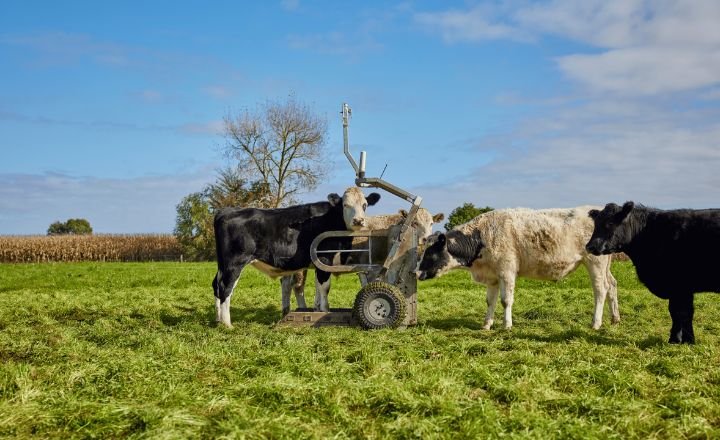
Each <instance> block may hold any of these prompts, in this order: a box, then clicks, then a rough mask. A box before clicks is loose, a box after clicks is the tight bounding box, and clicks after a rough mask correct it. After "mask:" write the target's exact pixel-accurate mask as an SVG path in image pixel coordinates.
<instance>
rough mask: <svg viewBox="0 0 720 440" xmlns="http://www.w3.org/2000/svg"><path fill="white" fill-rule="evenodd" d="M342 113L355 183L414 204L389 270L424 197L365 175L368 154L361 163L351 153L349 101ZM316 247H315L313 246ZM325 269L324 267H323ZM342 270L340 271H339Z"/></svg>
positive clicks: (395, 239) (392, 252) (345, 149)
mask: <svg viewBox="0 0 720 440" xmlns="http://www.w3.org/2000/svg"><path fill="white" fill-rule="evenodd" d="M340 113H341V114H342V120H343V152H344V153H345V157H347V159H348V161H349V162H350V165H351V166H352V167H353V169H354V170H355V185H357V186H359V187H362V188H368V187H373V188H381V189H384V190H385V191H387V192H389V193H390V194H393V195H395V196H397V197H400V198H401V199H404V200H406V201H408V202H410V203H412V206H411V207H410V211H409V212H408V215H407V217H406V218H405V221H404V222H403V223H402V225H401V229H400V231H399V233H398V234H397V236H396V237H392V240H393V246H392V248H391V249H390V252H389V253H388V256H387V259H386V260H385V262H384V263H383V265H382V270H383V271H387V269H388V268H389V267H390V264H391V263H392V261H393V260H394V259H395V254H397V252H398V250H399V249H400V244H401V243H402V239H403V237H404V236H405V231H406V230H407V228H408V227H410V225H411V224H412V222H413V220H415V216H416V215H417V212H418V209H420V204H421V203H422V197H420V196H418V195H415V194H411V193H409V192H407V191H405V190H404V189H402V188H398V187H397V186H395V185H393V184H391V183H389V182H386V181H385V180H383V179H381V178H379V177H365V163H366V160H367V154H366V153H365V152H364V151H361V152H360V165H359V166H358V164H357V163H356V162H355V159H353V156H352V153H350V141H349V138H350V135H349V133H348V127H349V125H350V117H351V116H352V109H351V108H350V106H349V105H348V104H347V103H343V105H342V111H341V112H340ZM342 236H350V235H349V234H348V235H336V237H342ZM313 243H315V242H313ZM312 248H314V247H312ZM313 263H315V258H313ZM323 270H324V269H323ZM337 272H340V271H337Z"/></svg>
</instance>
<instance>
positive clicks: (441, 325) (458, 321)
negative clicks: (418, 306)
mask: <svg viewBox="0 0 720 440" xmlns="http://www.w3.org/2000/svg"><path fill="white" fill-rule="evenodd" d="M421 324H423V325H426V326H427V327H431V328H434V329H438V330H464V329H469V330H477V331H478V332H479V334H485V330H483V328H482V322H480V321H478V320H477V319H475V318H472V317H467V318H465V317H459V318H446V319H428V320H423V321H422V322H421ZM498 330H502V325H500V327H498V326H497V323H496V324H495V326H494V327H493V330H490V331H488V332H487V333H488V334H495V335H499V334H506V335H507V336H508V337H509V338H513V339H525V340H529V341H536V342H551V343H560V342H567V341H571V340H573V339H579V340H580V339H581V340H585V341H587V342H590V343H593V344H597V345H610V346H624V345H628V344H629V342H628V341H627V340H624V339H617V338H613V337H610V336H608V335H607V334H606V333H603V332H602V331H595V330H591V329H589V328H588V329H581V328H573V329H568V330H563V331H559V332H558V331H551V330H540V331H537V332H533V331H532V330H524V329H521V328H517V327H513V328H512V329H511V330H509V331H502V332H501V333H498V332H497V331H498ZM641 348H642V347H641Z"/></svg>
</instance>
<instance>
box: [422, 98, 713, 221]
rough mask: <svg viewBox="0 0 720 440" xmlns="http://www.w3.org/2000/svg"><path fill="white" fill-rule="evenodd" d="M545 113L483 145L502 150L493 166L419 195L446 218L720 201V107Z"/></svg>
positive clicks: (615, 104) (610, 107)
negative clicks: (515, 210) (470, 209)
mask: <svg viewBox="0 0 720 440" xmlns="http://www.w3.org/2000/svg"><path fill="white" fill-rule="evenodd" d="M679 106H680V107H681V105H679ZM547 110H548V111H545V112H543V113H544V116H541V117H536V118H533V119H528V120H526V121H525V123H523V124H521V125H520V126H518V127H514V128H513V129H512V131H511V132H508V133H507V134H506V137H505V138H502V137H496V138H493V139H480V140H478V148H480V147H482V148H485V149H487V148H491V149H494V150H496V151H497V153H498V154H497V159H496V160H495V161H493V162H492V163H490V164H488V165H486V166H480V167H478V168H477V169H476V170H474V171H473V172H472V173H470V174H469V175H466V176H459V177H458V178H456V179H454V180H453V181H449V182H432V180H431V182H432V184H428V185H427V186H425V187H423V188H418V189H417V192H418V194H421V195H422V196H423V197H424V198H425V199H426V200H428V201H429V203H435V205H431V206H430V207H431V208H432V209H435V210H443V211H445V212H446V213H447V211H449V210H452V209H453V208H454V207H456V206H459V205H460V204H462V203H463V202H473V203H475V204H476V205H482V206H485V205H490V206H493V207H496V208H501V207H513V206H527V207H532V208H547V207H553V206H557V207H562V206H576V205H581V204H604V203H607V202H610V201H614V202H622V201H625V200H635V201H638V202H641V203H645V204H648V205H651V206H658V207H661V208H670V207H691V208H699V207H713V206H717V205H718V203H717V188H718V187H720V174H718V173H717V170H718V169H720V149H718V148H717V139H720V120H719V119H718V118H717V112H716V111H715V112H713V111H709V112H707V113H703V112H682V111H681V110H665V109H663V107H662V106H658V105H657V104H655V103H637V102H631V101H615V100H602V101H593V102H586V103H575V104H574V105H562V106H560V107H556V108H552V109H547ZM488 144H489V145H488ZM512 145H522V147H521V148H520V147H515V148H512V147H510V146H512Z"/></svg>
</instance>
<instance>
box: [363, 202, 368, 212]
mask: <svg viewBox="0 0 720 440" xmlns="http://www.w3.org/2000/svg"><path fill="white" fill-rule="evenodd" d="M366 209H367V203H363V211H365V210H366Z"/></svg>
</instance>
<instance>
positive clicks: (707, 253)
mask: <svg viewBox="0 0 720 440" xmlns="http://www.w3.org/2000/svg"><path fill="white" fill-rule="evenodd" d="M589 214H590V217H591V218H592V219H593V220H594V221H595V230H594V231H593V235H592V237H591V238H590V241H589V242H588V244H587V246H586V248H587V250H588V252H591V253H593V254H595V255H601V254H611V253H614V252H625V253H626V254H627V255H628V256H629V257H630V259H631V260H632V262H633V264H634V265H635V270H636V271H637V276H638V278H639V279H640V281H641V282H642V283H643V284H645V286H646V287H647V288H648V289H649V290H650V292H652V293H653V294H655V295H656V296H658V297H660V298H663V299H669V300H670V301H669V309H670V317H671V318H672V328H671V329H670V343H687V344H693V343H694V342H695V334H694V332H693V326H692V320H693V313H694V307H693V299H694V294H695V293H696V292H720V276H718V267H719V265H720V257H719V256H718V255H720V254H718V249H720V209H703V210H692V209H678V210H672V211H662V210H659V209H653V208H646V207H644V206H639V205H635V204H634V203H633V202H626V203H625V204H624V205H623V206H618V205H616V204H614V203H608V204H607V205H606V206H605V208H604V209H603V210H602V211H598V210H596V209H594V210H592V211H590V213H589Z"/></svg>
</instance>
